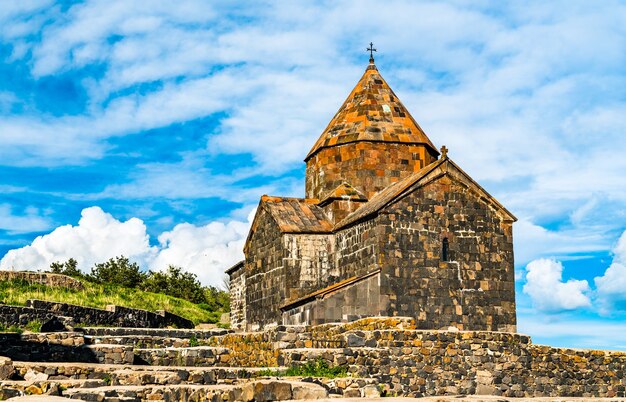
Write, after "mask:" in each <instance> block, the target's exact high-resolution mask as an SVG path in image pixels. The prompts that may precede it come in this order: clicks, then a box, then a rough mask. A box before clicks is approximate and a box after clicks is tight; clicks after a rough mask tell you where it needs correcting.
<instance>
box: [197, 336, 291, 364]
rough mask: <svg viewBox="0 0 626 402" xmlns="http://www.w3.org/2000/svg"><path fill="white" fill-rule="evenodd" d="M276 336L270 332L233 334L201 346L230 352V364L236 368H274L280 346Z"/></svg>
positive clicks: (209, 340) (217, 337) (210, 339)
mask: <svg viewBox="0 0 626 402" xmlns="http://www.w3.org/2000/svg"><path fill="white" fill-rule="evenodd" d="M276 340H277V334H276V332H274V331H270V332H250V333H235V334H228V335H223V336H215V337H211V338H209V339H208V340H206V341H204V342H202V343H203V344H206V345H209V346H216V347H224V348H228V349H229V350H230V364H231V365H232V366H237V367H275V366H277V365H278V356H279V355H280V349H279V347H280V345H277V344H276Z"/></svg>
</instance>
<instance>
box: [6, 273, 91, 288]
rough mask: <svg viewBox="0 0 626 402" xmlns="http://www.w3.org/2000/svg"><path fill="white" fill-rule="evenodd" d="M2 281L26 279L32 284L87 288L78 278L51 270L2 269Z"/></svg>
mask: <svg viewBox="0 0 626 402" xmlns="http://www.w3.org/2000/svg"><path fill="white" fill-rule="evenodd" d="M2 281H24V282H27V283H32V284H38V285H45V286H50V287H60V288H68V289H74V290H83V289H84V288H85V287H84V286H83V284H82V283H81V282H80V281H79V280H78V279H74V278H72V277H71V276H67V275H60V274H51V273H49V272H32V271H0V282H2Z"/></svg>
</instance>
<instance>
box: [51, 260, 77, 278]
mask: <svg viewBox="0 0 626 402" xmlns="http://www.w3.org/2000/svg"><path fill="white" fill-rule="evenodd" d="M50 272H52V273H53V274H62V275H67V276H71V277H73V278H79V279H80V278H84V277H85V274H83V273H82V271H81V270H80V269H78V262H77V261H76V260H75V259H73V258H70V259H69V260H67V261H65V262H63V263H61V262H58V261H57V262H53V263H52V264H50Z"/></svg>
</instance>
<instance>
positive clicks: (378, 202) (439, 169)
mask: <svg viewBox="0 0 626 402" xmlns="http://www.w3.org/2000/svg"><path fill="white" fill-rule="evenodd" d="M451 172H455V173H457V174H459V175H460V176H462V177H463V178H464V179H465V180H466V181H467V182H468V183H469V184H470V185H471V186H472V187H474V189H475V190H476V191H478V192H479V193H481V195H482V196H483V198H484V200H485V201H486V202H488V203H489V204H491V205H492V206H493V207H494V208H495V209H497V210H498V211H501V212H502V214H504V216H505V217H507V218H508V219H510V220H512V221H516V220H517V218H516V217H515V216H514V215H513V214H512V213H511V212H509V211H508V210H507V209H506V208H505V207H504V206H503V205H502V204H500V203H499V202H498V200H496V199H495V198H493V197H492V196H491V195H490V194H489V193H488V192H487V191H486V190H485V189H484V188H482V187H481V186H480V184H478V183H476V182H475V181H474V180H473V179H472V178H471V177H470V176H469V175H468V174H467V173H465V172H464V171H463V169H461V168H460V167H459V166H458V165H457V164H456V163H454V162H452V161H451V160H450V159H449V158H448V157H444V158H441V159H439V160H438V161H437V162H434V163H431V164H430V165H427V166H425V167H424V168H422V169H421V170H419V171H417V172H415V173H414V174H412V175H411V176H409V177H407V178H405V179H403V180H400V181H398V182H396V183H393V184H392V185H390V186H389V187H387V188H385V189H384V190H382V191H380V192H379V193H377V194H376V195H375V196H373V197H372V198H371V199H370V200H369V201H368V202H367V203H366V204H364V205H363V206H362V207H361V208H359V209H357V210H356V211H354V212H353V213H351V214H350V215H348V216H346V217H345V218H344V219H343V220H342V221H340V222H338V223H337V224H336V225H335V228H334V229H335V230H338V229H341V228H344V227H346V226H349V225H351V224H353V223H355V222H357V221H360V220H361V219H364V218H366V217H368V216H370V215H372V214H375V213H377V212H378V211H380V210H381V209H383V208H384V207H386V206H387V205H389V204H391V203H392V202H394V201H395V200H396V199H398V198H401V197H403V196H404V195H406V194H408V193H410V192H411V191H413V190H414V189H415V188H417V187H421V186H424V185H426V184H428V183H430V182H431V181H433V180H435V179H437V178H439V177H441V176H442V175H444V174H450V173H451Z"/></svg>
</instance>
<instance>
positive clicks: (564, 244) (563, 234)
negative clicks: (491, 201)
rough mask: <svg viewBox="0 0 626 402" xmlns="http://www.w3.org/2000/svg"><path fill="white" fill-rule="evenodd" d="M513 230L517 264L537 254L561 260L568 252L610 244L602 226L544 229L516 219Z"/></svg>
mask: <svg viewBox="0 0 626 402" xmlns="http://www.w3.org/2000/svg"><path fill="white" fill-rule="evenodd" d="M513 230H514V237H513V239H514V245H515V262H516V265H518V266H523V265H525V264H527V263H529V262H530V261H532V260H535V259H538V258H540V257H556V258H558V259H563V258H564V257H565V256H568V255H570V256H571V255H577V256H585V255H588V254H590V253H593V252H597V251H602V250H606V249H607V248H608V247H609V244H610V240H609V239H607V238H606V234H605V230H604V228H601V229H598V230H590V228H586V230H583V228H580V227H572V228H569V229H561V230H548V229H546V228H544V227H542V226H539V225H536V224H534V223H532V222H531V221H529V220H528V219H520V220H519V221H518V222H516V223H515V224H514V225H513Z"/></svg>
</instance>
